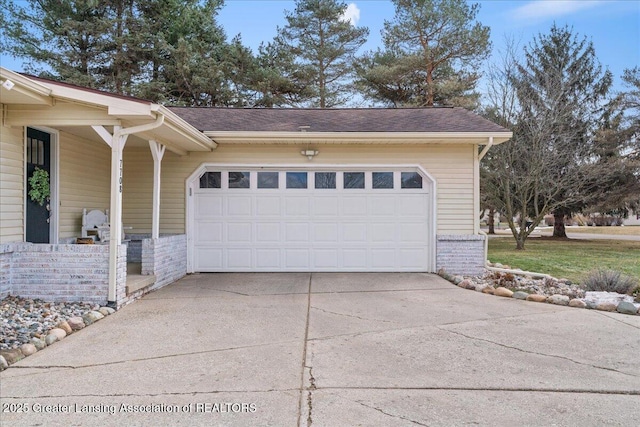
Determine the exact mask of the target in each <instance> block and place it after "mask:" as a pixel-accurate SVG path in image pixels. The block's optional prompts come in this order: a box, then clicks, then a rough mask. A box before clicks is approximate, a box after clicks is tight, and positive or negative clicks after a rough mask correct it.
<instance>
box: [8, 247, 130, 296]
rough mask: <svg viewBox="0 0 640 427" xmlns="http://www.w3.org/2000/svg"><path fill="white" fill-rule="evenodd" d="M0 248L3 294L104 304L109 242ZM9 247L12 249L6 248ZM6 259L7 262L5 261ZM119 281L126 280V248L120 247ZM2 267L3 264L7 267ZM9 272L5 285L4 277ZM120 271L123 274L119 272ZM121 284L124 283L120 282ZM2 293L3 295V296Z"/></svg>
mask: <svg viewBox="0 0 640 427" xmlns="http://www.w3.org/2000/svg"><path fill="white" fill-rule="evenodd" d="M11 246H12V247H11V248H2V247H0V260H2V264H3V269H2V270H3V273H2V276H0V277H2V279H0V280H1V281H0V283H2V288H1V289H3V290H4V289H6V288H8V289H6V291H4V292H6V294H9V293H10V294H11V295H18V296H21V297H25V298H41V299H44V300H47V301H86V302H94V303H97V304H106V303H107V298H108V288H109V246H108V245H44V244H38V245H34V244H30V243H14V244H12V245H11ZM9 249H11V250H12V252H9V251H8V250H9ZM7 260H8V262H7ZM118 263H119V264H118V271H119V273H118V282H119V283H118V284H119V285H120V284H121V283H122V284H124V283H126V270H127V266H126V247H125V246H124V245H122V246H120V248H119V259H118ZM7 266H8V268H6V269H5V267H7ZM5 271H8V272H9V273H8V276H9V280H8V284H9V285H8V286H7V285H6V283H5V281H6V279H5V277H4V276H7V274H6V273H5ZM122 273H123V274H122ZM123 286H124V285H123ZM4 292H3V296H6V295H5V294H4Z"/></svg>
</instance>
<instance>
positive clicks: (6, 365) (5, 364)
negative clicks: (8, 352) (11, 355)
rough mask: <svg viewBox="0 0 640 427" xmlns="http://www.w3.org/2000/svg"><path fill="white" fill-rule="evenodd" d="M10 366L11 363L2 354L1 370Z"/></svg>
mask: <svg viewBox="0 0 640 427" xmlns="http://www.w3.org/2000/svg"><path fill="white" fill-rule="evenodd" d="M8 367H9V364H8V363H7V361H6V359H5V358H4V356H2V355H0V371H4V370H5V369H7V368H8Z"/></svg>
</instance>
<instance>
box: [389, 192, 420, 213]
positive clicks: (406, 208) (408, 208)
mask: <svg viewBox="0 0 640 427" xmlns="http://www.w3.org/2000/svg"><path fill="white" fill-rule="evenodd" d="M396 203H397V204H398V207H399V211H398V213H399V214H400V215H402V216H407V217H410V216H413V217H416V216H419V217H423V216H426V215H427V198H426V197H425V196H424V195H418V194H407V195H404V196H402V197H398V198H397V201H396Z"/></svg>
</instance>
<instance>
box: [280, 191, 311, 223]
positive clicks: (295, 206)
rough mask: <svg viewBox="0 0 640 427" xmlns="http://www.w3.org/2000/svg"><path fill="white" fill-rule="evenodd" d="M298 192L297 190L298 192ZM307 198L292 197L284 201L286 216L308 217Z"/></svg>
mask: <svg viewBox="0 0 640 427" xmlns="http://www.w3.org/2000/svg"><path fill="white" fill-rule="evenodd" d="M298 191H299V190H298ZM309 202H310V200H309V197H308V196H293V197H291V196H290V197H287V198H285V199H284V204H285V215H286V216H304V217H308V216H309Z"/></svg>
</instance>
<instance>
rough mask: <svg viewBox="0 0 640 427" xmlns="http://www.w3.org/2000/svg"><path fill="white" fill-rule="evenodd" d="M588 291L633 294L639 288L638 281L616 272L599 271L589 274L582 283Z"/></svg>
mask: <svg viewBox="0 0 640 427" xmlns="http://www.w3.org/2000/svg"><path fill="white" fill-rule="evenodd" d="M582 285H583V286H584V288H585V290H587V291H601V292H617V293H619V294H628V295H631V293H632V292H633V291H634V290H635V289H636V287H638V280H637V279H635V278H633V277H631V276H625V275H624V274H621V273H620V272H619V271H615V270H604V269H598V270H595V271H592V272H591V273H589V275H588V276H587V277H586V278H585V279H584V281H583V282H582Z"/></svg>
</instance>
